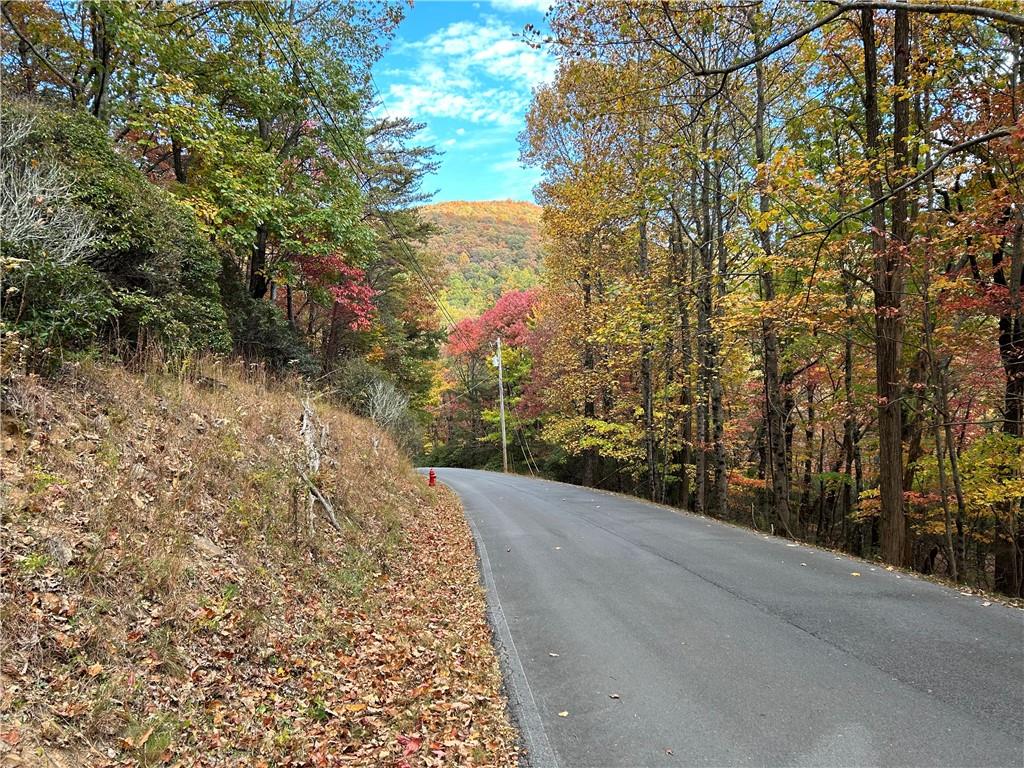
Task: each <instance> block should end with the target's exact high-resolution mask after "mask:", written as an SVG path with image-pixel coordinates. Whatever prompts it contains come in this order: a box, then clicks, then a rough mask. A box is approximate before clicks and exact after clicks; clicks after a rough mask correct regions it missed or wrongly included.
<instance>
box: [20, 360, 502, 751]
mask: <svg viewBox="0 0 1024 768" xmlns="http://www.w3.org/2000/svg"><path fill="white" fill-rule="evenodd" d="M316 410H317V415H318V418H319V419H320V420H321V421H322V423H323V424H324V425H325V426H326V427H327V430H328V436H329V443H328V445H329V450H328V451H327V453H326V456H325V458H324V461H323V464H322V466H321V469H320V472H319V474H318V475H317V476H316V477H314V478H311V479H312V480H313V482H314V483H315V484H316V485H317V486H318V487H319V488H320V489H321V490H322V491H323V492H324V495H325V496H327V497H328V498H329V500H330V501H331V502H332V504H333V506H334V507H335V509H336V511H337V514H338V519H339V524H340V530H335V529H333V528H332V527H330V526H329V525H328V522H327V519H326V518H325V517H324V516H323V515H318V516H317V517H316V518H315V520H314V525H313V527H312V528H310V526H309V525H308V520H307V517H306V507H305V498H306V493H307V484H306V481H305V480H303V479H302V477H301V476H300V472H299V467H300V466H302V462H303V460H304V450H303V445H302V441H301V439H300V437H299V423H300V419H301V414H302V405H301V399H300V395H299V393H298V390H297V385H296V384H295V383H283V384H277V383H274V382H267V381H266V380H265V379H264V377H262V376H260V375H259V374H258V372H254V371H251V370H247V369H245V368H244V367H231V366H222V365H220V364H217V363H207V364H205V365H204V366H202V367H201V369H200V370H198V371H193V373H192V375H191V376H187V377H185V376H180V375H171V374H169V373H166V372H156V373H150V374H146V375H132V374H129V373H127V372H126V371H124V370H123V369H120V368H106V367H99V366H88V365H85V366H81V367H78V368H75V369H70V370H69V371H68V372H66V373H65V374H64V376H63V378H62V379H61V380H60V381H58V382H44V381H41V380H38V379H35V378H31V377H16V378H14V379H13V380H12V381H11V382H10V383H9V386H8V388H7V391H6V393H5V418H4V434H3V454H4V463H3V495H4V508H3V517H2V527H3V530H2V533H3V540H4V546H3V550H2V562H0V568H2V593H3V594H2V613H0V622H2V623H0V629H2V639H3V646H2V648H0V651H2V655H0V657H2V663H0V674H2V683H3V692H2V694H0V712H2V715H3V718H4V724H3V726H2V727H0V763H2V762H3V761H4V760H5V759H6V760H7V761H8V762H10V763H12V764H19V761H20V763H21V764H38V765H48V764H52V765H64V764H67V765H105V764H111V765H159V764H174V765H224V764H238V765H333V764H358V765H386V764H396V765H404V764H409V765H414V764H420V765H423V764H436V765H440V764H493V765H498V764H509V763H512V762H514V761H515V757H516V754H515V746H514V744H515V734H514V733H513V731H512V730H511V728H510V727H509V725H508V722H507V720H506V718H505V713H504V707H503V703H502V701H501V698H500V696H499V695H498V693H497V691H498V687H499V685H500V676H499V674H498V672H497V664H496V661H495V658H494V653H493V650H492V649H491V647H490V645H489V635H488V633H487V627H486V622H485V620H484V608H483V599H482V594H481V591H480V588H479V585H478V584H477V581H476V571H475V560H474V557H473V552H472V544H471V539H470V536H469V532H468V530H467V529H466V525H465V522H464V520H463V519H462V517H461V513H460V511H459V509H458V507H457V505H456V504H455V502H454V500H453V499H451V498H450V497H448V496H446V495H443V494H441V495H435V494H434V493H433V492H431V491H428V490H427V489H426V488H424V487H423V486H424V484H423V482H422V480H421V479H420V478H419V477H418V476H416V475H415V474H414V473H413V472H412V470H411V468H410V467H409V465H408V463H407V461H405V459H404V458H402V457H401V456H400V455H399V454H398V452H397V451H395V449H394V447H393V446H392V444H391V442H390V441H389V440H388V439H387V438H386V437H384V436H383V435H381V433H380V432H379V431H378V430H377V429H376V428H375V427H374V426H373V425H371V424H370V423H368V422H366V421H364V420H362V419H359V418H356V417H354V416H352V415H350V414H347V413H345V412H342V411H340V410H338V409H334V408H331V407H328V406H327V405H325V404H324V403H319V404H317V408H316ZM453 601H457V603H456V602H453ZM455 605H457V607H458V610H456V611H453V610H452V609H453V606H455Z"/></svg>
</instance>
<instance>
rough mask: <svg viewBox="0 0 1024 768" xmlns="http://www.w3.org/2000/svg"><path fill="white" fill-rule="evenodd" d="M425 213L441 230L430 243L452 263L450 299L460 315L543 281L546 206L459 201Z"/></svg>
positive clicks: (454, 311)
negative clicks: (543, 213)
mask: <svg viewBox="0 0 1024 768" xmlns="http://www.w3.org/2000/svg"><path fill="white" fill-rule="evenodd" d="M420 212H421V214H422V215H423V218H424V219H425V220H426V221H429V222H431V223H432V224H434V225H436V226H437V227H438V228H439V229H440V230H441V231H440V233H439V234H437V235H435V236H434V237H432V238H431V240H430V242H429V244H428V246H427V247H428V250H432V251H433V252H434V253H435V254H438V255H439V256H440V257H441V261H442V262H443V263H444V264H445V265H446V266H447V267H448V284H447V287H446V290H445V300H446V301H447V302H448V306H449V308H450V309H451V312H452V315H454V316H455V318H456V319H460V318H462V317H466V316H469V315H476V314H479V313H481V312H483V311H484V310H485V309H487V308H489V307H490V306H491V305H492V304H493V303H494V301H495V299H497V298H498V296H500V295H501V294H502V293H504V292H505V291H508V290H511V289H513V288H530V287H532V286H535V285H537V284H539V282H540V270H541V241H540V214H541V208H540V206H537V205H534V204H533V203H524V202H517V201H514V200H488V201H484V202H462V201H459V202H452V203H434V204H432V205H425V206H423V207H422V208H421V209H420Z"/></svg>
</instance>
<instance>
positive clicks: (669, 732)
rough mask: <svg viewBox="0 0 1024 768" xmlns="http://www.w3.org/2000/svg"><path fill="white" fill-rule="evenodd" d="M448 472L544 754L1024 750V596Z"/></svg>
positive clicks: (808, 759)
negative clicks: (1022, 606)
mask: <svg viewBox="0 0 1024 768" xmlns="http://www.w3.org/2000/svg"><path fill="white" fill-rule="evenodd" d="M439 476H440V479H441V480H442V481H443V482H445V483H446V484H448V485H449V486H450V487H451V488H453V489H454V490H455V491H456V492H457V493H459V494H460V496H461V497H462V500H463V504H464V506H465V509H466V514H467V516H468V517H469V519H470V522H471V524H472V527H473V531H474V535H475V536H476V538H477V542H478V547H479V548H480V550H481V557H482V559H483V558H484V556H486V555H487V553H488V552H489V553H490V556H489V558H488V559H487V563H486V571H487V573H486V574H485V586H486V587H487V590H488V595H489V599H490V600H491V601H492V604H494V603H498V604H499V605H500V607H501V609H502V615H503V616H504V618H505V620H506V621H507V632H508V639H507V641H506V640H503V639H502V632H500V631H498V632H497V637H498V641H499V644H500V645H505V644H506V643H509V644H511V645H512V650H513V652H515V653H516V659H517V661H518V663H519V664H520V665H521V668H522V674H523V676H524V678H525V681H526V684H527V685H528V687H529V688H530V689H532V693H533V695H531V696H529V697H526V696H519V699H520V701H517V702H513V708H514V709H515V708H519V709H523V708H524V707H526V708H529V707H533V706H535V707H536V709H537V711H536V713H535V716H536V718H537V719H538V720H539V722H540V723H541V724H542V727H543V730H544V732H545V736H546V738H547V739H548V740H549V741H550V746H551V753H550V754H547V755H543V754H540V753H539V752H538V753H535V755H534V762H533V763H532V765H534V766H539V765H548V764H554V763H555V761H557V764H558V765H561V766H642V765H837V766H838V765H869V764H870V765H1020V764H1021V763H1022V761H1024V748H1022V746H1021V738H1020V722H1021V717H1020V716H1021V714H1024V704H1022V693H1021V691H1022V690H1024V669H1022V653H1021V640H1024V614H1022V613H1021V612H1020V611H1017V610H1015V609H1011V608H1007V607H1005V606H1001V605H993V606H989V607H985V608H982V607H981V601H980V600H977V599H973V598H964V597H963V596H961V595H959V594H958V593H956V592H954V591H952V590H948V589H945V588H942V587H939V586H937V585H934V584H931V583H928V582H924V581H920V580H918V579H914V578H912V577H908V576H906V575H902V576H901V577H900V578H899V579H897V575H898V574H896V573H891V572H887V571H885V570H884V569H877V570H875V571H870V570H869V568H871V566H869V565H868V564H865V563H863V562H860V561H854V560H851V559H848V558H841V557H838V556H835V555H833V554H832V553H831V552H826V551H824V550H815V549H812V548H810V547H806V546H803V545H800V546H799V547H792V546H791V544H790V545H787V543H786V542H784V541H781V540H778V539H766V538H765V537H764V536H763V535H758V534H757V533H755V532H748V531H743V530H741V529H737V528H733V527H731V526H725V525H722V524H718V523H715V522H713V521H708V520H705V519H704V518H698V517H695V516H688V515H679V514H674V513H673V512H672V511H671V510H667V509H665V508H663V507H659V506H656V505H650V504H646V503H643V502H640V501H637V500H632V499H628V498H624V497H618V496H614V495H604V494H601V495H600V496H599V495H597V494H595V493H594V492H593V491H591V490H589V489H584V488H577V487H574V486H567V485H563V484H558V483H550V482H548V481H539V480H533V479H529V478H523V477H517V476H507V475H500V474H495V473H488V472H480V471H475V470H453V469H443V470H440V471H439ZM581 523H586V525H581ZM855 569H857V570H855ZM855 572H863V575H862V576H856V577H855V576H853V575H852V574H853V573H855ZM493 619H494V612H493V611H492V620H493ZM940 629H941V631H940ZM502 650H503V651H504V653H505V655H506V656H507V655H508V651H509V649H508V648H505V649H502ZM506 661H508V659H507V658H506ZM506 674H508V664H506ZM516 714H517V716H518V717H519V719H520V722H523V719H524V717H526V718H527V719H529V718H530V717H533V716H534V713H529V712H527V713H524V712H523V711H520V712H517V713H516ZM526 741H527V742H528V744H529V742H530V737H529V736H528V737H527V739H526Z"/></svg>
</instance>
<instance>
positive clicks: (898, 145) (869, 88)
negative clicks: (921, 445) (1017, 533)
mask: <svg viewBox="0 0 1024 768" xmlns="http://www.w3.org/2000/svg"><path fill="white" fill-rule="evenodd" d="M861 41H862V43H863V48H864V112H865V133H864V147H865V152H866V154H867V159H868V161H869V162H870V163H871V164H872V167H871V169H870V171H869V173H870V177H869V179H870V180H869V182H868V189H869V192H870V194H871V199H872V200H873V201H874V202H875V203H876V204H875V205H874V207H872V209H871V251H872V254H873V255H874V280H873V283H874V284H873V288H874V299H875V355H876V360H875V384H876V391H877V397H878V470H879V471H878V475H879V493H880V501H881V521H880V529H881V531H880V534H881V540H880V545H881V550H882V558H883V559H884V560H885V561H886V562H888V563H892V564H893V565H902V564H903V562H904V559H903V558H904V550H905V547H906V537H907V531H906V521H905V517H904V511H903V446H902V443H901V440H902V432H903V429H902V418H901V416H902V414H901V409H900V375H899V369H900V348H901V342H902V332H903V323H902V318H901V316H900V301H901V295H900V294H901V292H902V287H903V286H902V279H901V278H902V266H901V260H902V256H903V254H902V249H903V248H904V247H905V246H906V241H907V234H908V231H909V230H908V222H907V216H908V210H907V198H906V194H905V193H898V194H897V195H896V196H894V198H893V204H892V209H893V215H892V218H893V222H892V235H893V243H892V247H891V248H889V247H887V243H886V238H885V210H884V207H883V204H882V202H881V200H882V197H883V191H882V177H881V169H880V167H879V164H880V162H881V159H880V148H881V141H880V138H879V134H880V131H881V125H880V121H879V115H878V52H877V47H876V45H875V20H874V11H873V10H872V9H870V8H864V9H862V10H861ZM894 43H895V55H894V60H893V78H894V85H895V86H896V89H897V90H896V93H895V95H894V99H893V101H894V105H893V150H894V165H895V169H894V177H895V178H897V179H902V173H901V172H902V171H903V170H904V168H905V162H906V151H907V148H906V136H907V130H908V128H909V122H910V109H909V106H910V103H909V101H908V100H907V99H906V98H901V97H900V92H899V88H901V87H906V82H907V78H906V74H907V65H908V63H909V58H910V56H909V54H910V48H909V19H908V17H907V12H906V10H903V9H900V10H897V11H896V20H895V31H894Z"/></svg>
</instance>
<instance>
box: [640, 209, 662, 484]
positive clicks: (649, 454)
mask: <svg viewBox="0 0 1024 768" xmlns="http://www.w3.org/2000/svg"><path fill="white" fill-rule="evenodd" d="M638 234H639V243H638V248H637V266H638V268H639V273H640V281H641V284H642V290H643V293H644V296H647V295H648V291H649V286H648V284H647V283H648V278H649V277H650V259H649V255H648V243H647V213H646V212H641V214H640V222H639V232H638ZM644 303H645V304H648V303H649V302H648V301H647V300H646V299H645V301H644ZM650 335H651V327H650V324H649V323H648V322H647V318H646V317H644V319H643V320H642V321H641V323H640V338H641V340H642V341H641V345H642V346H641V352H640V393H641V397H642V399H643V412H644V416H643V419H644V454H645V459H646V465H647V466H646V468H647V498H649V499H650V500H651V501H654V499H655V496H656V494H657V488H656V484H657V483H656V466H655V453H654V440H655V438H654V386H653V382H652V381H651V353H652V351H653V345H652V344H651V342H650V341H649V339H650Z"/></svg>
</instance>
